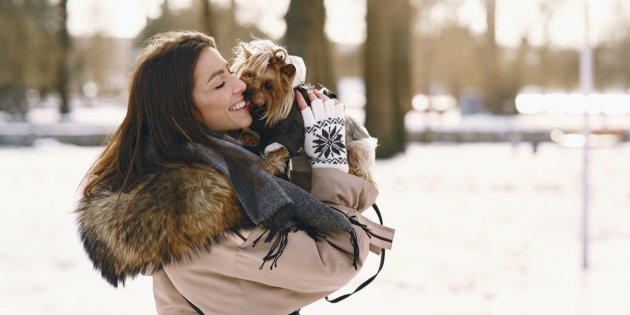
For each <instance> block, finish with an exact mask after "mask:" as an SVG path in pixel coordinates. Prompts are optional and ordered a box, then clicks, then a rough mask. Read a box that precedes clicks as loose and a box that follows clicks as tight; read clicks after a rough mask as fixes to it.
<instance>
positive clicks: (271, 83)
mask: <svg viewBox="0 0 630 315" xmlns="http://www.w3.org/2000/svg"><path fill="white" fill-rule="evenodd" d="M234 53H235V54H236V58H235V59H234V63H233V65H232V71H234V74H235V75H236V76H237V77H238V78H239V79H241V80H243V82H245V84H247V90H246V91H245V93H244V95H245V99H246V100H248V101H250V104H251V105H252V106H253V107H254V108H258V109H260V108H262V109H264V115H263V118H267V123H266V125H267V126H269V127H274V126H275V124H276V123H277V122H278V121H280V120H282V119H284V118H286V117H287V116H288V115H289V111H290V110H291V106H292V104H293V98H294V93H293V86H292V85H293V77H295V72H296V70H295V66H294V65H292V64H291V63H290V61H289V60H288V59H289V58H288V57H289V55H288V53H287V51H286V49H284V48H283V47H281V46H278V45H277V44H275V43H274V42H272V41H270V40H254V41H252V42H249V43H240V44H239V45H238V46H237V47H236V48H235V49H234Z"/></svg>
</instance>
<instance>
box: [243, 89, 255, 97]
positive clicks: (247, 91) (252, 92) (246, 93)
mask: <svg viewBox="0 0 630 315" xmlns="http://www.w3.org/2000/svg"><path fill="white" fill-rule="evenodd" d="M252 95H254V91H252V90H250V89H246V90H245V92H243V96H245V98H250V97H252Z"/></svg>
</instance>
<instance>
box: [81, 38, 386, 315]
mask: <svg viewBox="0 0 630 315" xmlns="http://www.w3.org/2000/svg"><path fill="white" fill-rule="evenodd" d="M244 91H245V84H244V83H243V82H242V81H240V80H239V79H238V78H236V77H235V76H233V75H232V74H231V73H230V71H229V68H228V64H227V62H226V61H225V60H224V59H223V58H222V57H221V55H220V54H219V53H218V52H217V50H216V49H215V45H214V40H213V39H212V38H211V37H209V36H206V35H203V34H200V33H196V32H170V33H164V34H160V35H158V36H156V37H155V38H153V39H152V40H151V41H150V43H149V45H148V46H147V47H146V48H145V49H144V50H143V51H142V52H141V53H140V56H139V58H138V61H137V64H136V66H135V70H134V72H133V73H132V75H131V79H130V83H129V90H128V110H127V115H126V117H125V119H124V121H123V123H122V124H121V126H120V127H119V128H118V130H117V131H116V133H115V134H114V136H113V137H112V139H111V141H110V142H109V144H108V145H107V147H106V148H105V150H104V151H103V153H102V154H101V156H100V157H99V158H98V160H97V161H96V163H95V164H94V166H93V167H92V169H91V170H90V171H89V172H88V174H87V175H86V178H85V186H84V189H83V198H82V199H81V201H80V203H79V206H78V208H77V210H76V211H77V213H78V218H77V223H78V226H79V232H80V235H81V238H82V241H83V243H84V247H85V249H86V251H87V253H88V256H89V257H90V259H91V260H92V262H93V263H94V266H95V268H96V269H97V270H99V271H100V272H101V274H102V276H103V277H104V278H105V279H106V280H107V281H108V282H109V283H110V284H112V285H113V286H117V285H118V284H119V283H122V284H123V285H124V282H125V280H126V279H127V278H130V277H134V276H136V275H137V274H138V273H143V274H152V275H153V282H154V294H155V300H156V307H157V310H158V314H257V315H258V314H274V315H277V314H288V313H290V312H293V311H295V310H297V309H300V308H301V307H303V306H305V305H308V304H310V303H312V302H314V301H316V300H318V299H320V298H322V297H324V296H326V295H328V294H329V293H332V292H334V291H335V290H337V289H339V288H341V287H342V286H344V285H345V284H347V283H348V282H349V281H350V280H351V279H352V278H353V277H354V276H355V275H356V274H357V273H358V272H359V270H360V267H361V266H362V265H363V262H364V260H365V259H366V257H367V254H368V247H371V249H377V246H379V245H380V246H381V247H384V246H385V245H383V244H381V243H378V242H377V241H378V240H376V241H375V240H373V239H375V238H371V237H370V236H369V235H368V234H367V233H366V232H368V231H369V232H370V233H372V235H381V236H383V235H384V236H389V238H390V239H391V236H392V233H393V231H392V230H390V229H387V228H385V227H382V226H380V225H378V224H375V223H373V222H371V221H369V220H367V219H365V218H364V217H363V216H362V215H360V212H361V211H364V210H365V209H366V208H368V207H369V206H370V205H371V204H372V203H373V202H374V200H375V199H376V196H377V194H378V192H377V190H376V188H375V187H374V186H372V185H371V184H370V183H368V182H367V181H366V180H364V179H362V178H359V177H356V176H353V175H349V174H347V169H348V168H347V162H346V164H345V165H344V163H342V162H343V161H345V154H346V153H345V150H337V151H335V152H336V153H335V154H337V155H338V156H335V157H334V161H331V159H330V157H329V158H326V157H321V156H320V157H318V154H317V153H313V152H315V151H316V148H315V144H314V143H313V138H314V137H316V136H317V135H318V134H317V133H318V132H319V136H320V137H321V130H320V129H321V126H322V125H328V126H333V127H334V128H343V122H340V121H339V119H338V116H339V113H342V107H340V106H341V105H338V102H337V103H336V104H337V105H336V106H334V105H333V103H332V101H329V102H327V103H326V105H325V106H324V105H323V104H322V102H321V101H322V100H324V101H325V100H326V97H325V96H324V95H322V94H321V93H318V92H316V93H317V96H316V95H314V94H310V95H309V98H311V100H312V101H313V103H312V107H313V111H315V113H314V114H313V112H312V111H311V109H310V108H308V107H307V106H306V104H305V102H304V99H302V98H299V99H298V101H299V103H300V108H301V109H302V110H303V114H304V117H305V125H306V126H308V127H310V128H307V129H308V130H310V131H309V132H310V134H306V138H307V141H306V143H305V147H306V151H307V152H309V159H310V162H311V164H312V165H313V171H312V173H311V174H308V173H296V174H295V176H294V177H296V178H297V177H301V180H302V181H304V177H307V178H308V177H312V179H311V180H310V181H308V180H307V181H306V182H307V183H308V184H310V185H311V186H312V187H311V189H310V193H311V194H308V193H307V192H305V191H303V190H301V189H300V188H297V186H294V185H293V184H291V183H288V182H286V181H283V180H280V179H278V178H277V177H274V176H271V175H269V174H266V173H264V172H263V171H262V170H261V168H260V167H259V163H260V160H259V159H258V158H257V157H256V156H253V155H251V154H248V152H247V151H246V150H244V149H242V148H241V147H240V146H239V145H238V144H237V143H236V142H235V141H234V140H233V139H231V138H229V137H227V136H226V135H225V134H226V132H227V131H230V130H237V129H242V128H245V127H247V126H249V125H250V124H251V122H252V119H251V116H250V115H249V112H248V109H249V107H248V104H247V102H245V101H244V98H243V92H244ZM318 99H319V101H318ZM316 105H317V106H316ZM341 117H343V115H341ZM335 118H337V119H335ZM342 120H343V119H342ZM324 121H326V122H328V123H330V124H328V123H327V124H324V123H323V122H324ZM342 134H343V133H342ZM309 139H310V140H309ZM337 140H339V139H337ZM331 141H332V142H331V145H336V146H337V149H339V148H340V147H343V145H340V143H339V142H337V143H335V142H334V141H335V139H332V140H331ZM341 143H343V138H341ZM319 155H321V154H319ZM340 161H341V162H340ZM344 169H345V172H344ZM315 197H316V198H317V199H319V200H317V199H315ZM388 233H389V234H388ZM371 240H372V241H371Z"/></svg>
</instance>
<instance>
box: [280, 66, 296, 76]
mask: <svg viewBox="0 0 630 315" xmlns="http://www.w3.org/2000/svg"><path fill="white" fill-rule="evenodd" d="M280 71H281V72H282V73H284V74H286V75H287V76H288V77H289V78H292V77H293V76H294V75H295V66H294V65H292V64H287V65H284V66H283V67H282V68H280Z"/></svg>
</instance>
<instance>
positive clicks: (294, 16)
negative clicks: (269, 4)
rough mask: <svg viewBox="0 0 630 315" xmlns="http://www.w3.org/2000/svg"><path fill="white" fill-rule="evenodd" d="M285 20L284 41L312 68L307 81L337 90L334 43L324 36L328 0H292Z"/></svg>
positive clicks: (288, 48)
mask: <svg viewBox="0 0 630 315" xmlns="http://www.w3.org/2000/svg"><path fill="white" fill-rule="evenodd" d="M284 19H285V20H286V22H287V32H286V34H285V36H284V43H285V44H286V46H287V50H288V51H289V53H290V54H292V55H296V56H300V57H302V59H304V63H305V64H306V69H308V71H306V82H310V83H314V84H318V83H319V84H323V85H324V86H326V87H328V88H330V89H332V90H335V89H336V84H337V83H336V82H335V76H334V72H333V62H332V59H331V58H332V54H331V49H330V43H329V41H328V39H327V38H326V36H324V24H325V21H326V9H325V8H324V0H292V1H291V4H290V5H289V10H288V11H287V14H286V16H285V18H284Z"/></svg>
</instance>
